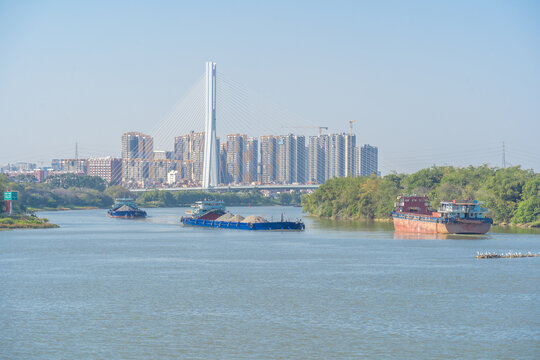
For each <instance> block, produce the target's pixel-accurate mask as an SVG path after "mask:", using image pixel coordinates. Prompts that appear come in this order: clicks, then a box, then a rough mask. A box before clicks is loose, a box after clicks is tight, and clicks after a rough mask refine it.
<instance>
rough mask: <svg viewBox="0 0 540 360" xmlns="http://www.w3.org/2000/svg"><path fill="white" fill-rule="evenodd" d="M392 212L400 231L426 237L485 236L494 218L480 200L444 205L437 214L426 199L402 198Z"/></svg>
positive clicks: (451, 202) (453, 202)
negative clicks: (445, 235)
mask: <svg viewBox="0 0 540 360" xmlns="http://www.w3.org/2000/svg"><path fill="white" fill-rule="evenodd" d="M397 200H398V201H397V202H396V204H395V205H396V206H395V209H394V211H392V218H393V219H394V229H395V230H396V232H415V233H424V234H485V233H487V232H488V231H489V229H490V227H491V224H493V219H491V218H489V217H486V216H485V215H486V213H487V212H488V209H485V208H483V207H482V203H481V202H478V201H477V200H453V201H443V202H441V207H440V208H439V210H437V211H433V210H432V209H431V205H430V203H429V199H428V198H427V197H426V196H400V197H398V198H397Z"/></svg>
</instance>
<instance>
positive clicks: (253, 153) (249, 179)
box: [242, 138, 259, 184]
mask: <svg viewBox="0 0 540 360" xmlns="http://www.w3.org/2000/svg"><path fill="white" fill-rule="evenodd" d="M258 155H259V140H257V138H249V139H247V140H246V142H245V144H244V153H243V155H242V182H243V183H244V184H251V183H253V182H257V181H258V178H257V167H258V164H259V156H258Z"/></svg>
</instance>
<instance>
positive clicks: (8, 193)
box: [4, 191, 19, 200]
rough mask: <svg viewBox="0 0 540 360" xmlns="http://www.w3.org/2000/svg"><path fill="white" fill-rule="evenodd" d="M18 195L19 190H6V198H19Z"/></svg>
mask: <svg viewBox="0 0 540 360" xmlns="http://www.w3.org/2000/svg"><path fill="white" fill-rule="evenodd" d="M18 197H19V193H18V192H17V191H4V200H17V198H18Z"/></svg>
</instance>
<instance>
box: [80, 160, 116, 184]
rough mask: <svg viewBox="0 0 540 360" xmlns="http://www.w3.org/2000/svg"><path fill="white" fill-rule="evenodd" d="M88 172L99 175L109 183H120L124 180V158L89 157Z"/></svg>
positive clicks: (91, 174)
mask: <svg viewBox="0 0 540 360" xmlns="http://www.w3.org/2000/svg"><path fill="white" fill-rule="evenodd" d="M87 166H88V170H87V174H88V175H90V176H99V177H100V178H102V179H103V180H105V181H106V182H108V183H113V184H119V183H120V181H121V180H122V159H116V158H112V157H110V156H108V157H102V158H89V159H88V162H87Z"/></svg>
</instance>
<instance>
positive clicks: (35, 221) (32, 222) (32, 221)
mask: <svg viewBox="0 0 540 360" xmlns="http://www.w3.org/2000/svg"><path fill="white" fill-rule="evenodd" d="M57 227H59V226H58V225H56V224H52V223H50V222H49V219H46V218H39V217H37V216H32V215H13V216H9V217H2V218H0V229H4V230H5V229H48V228H57Z"/></svg>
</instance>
